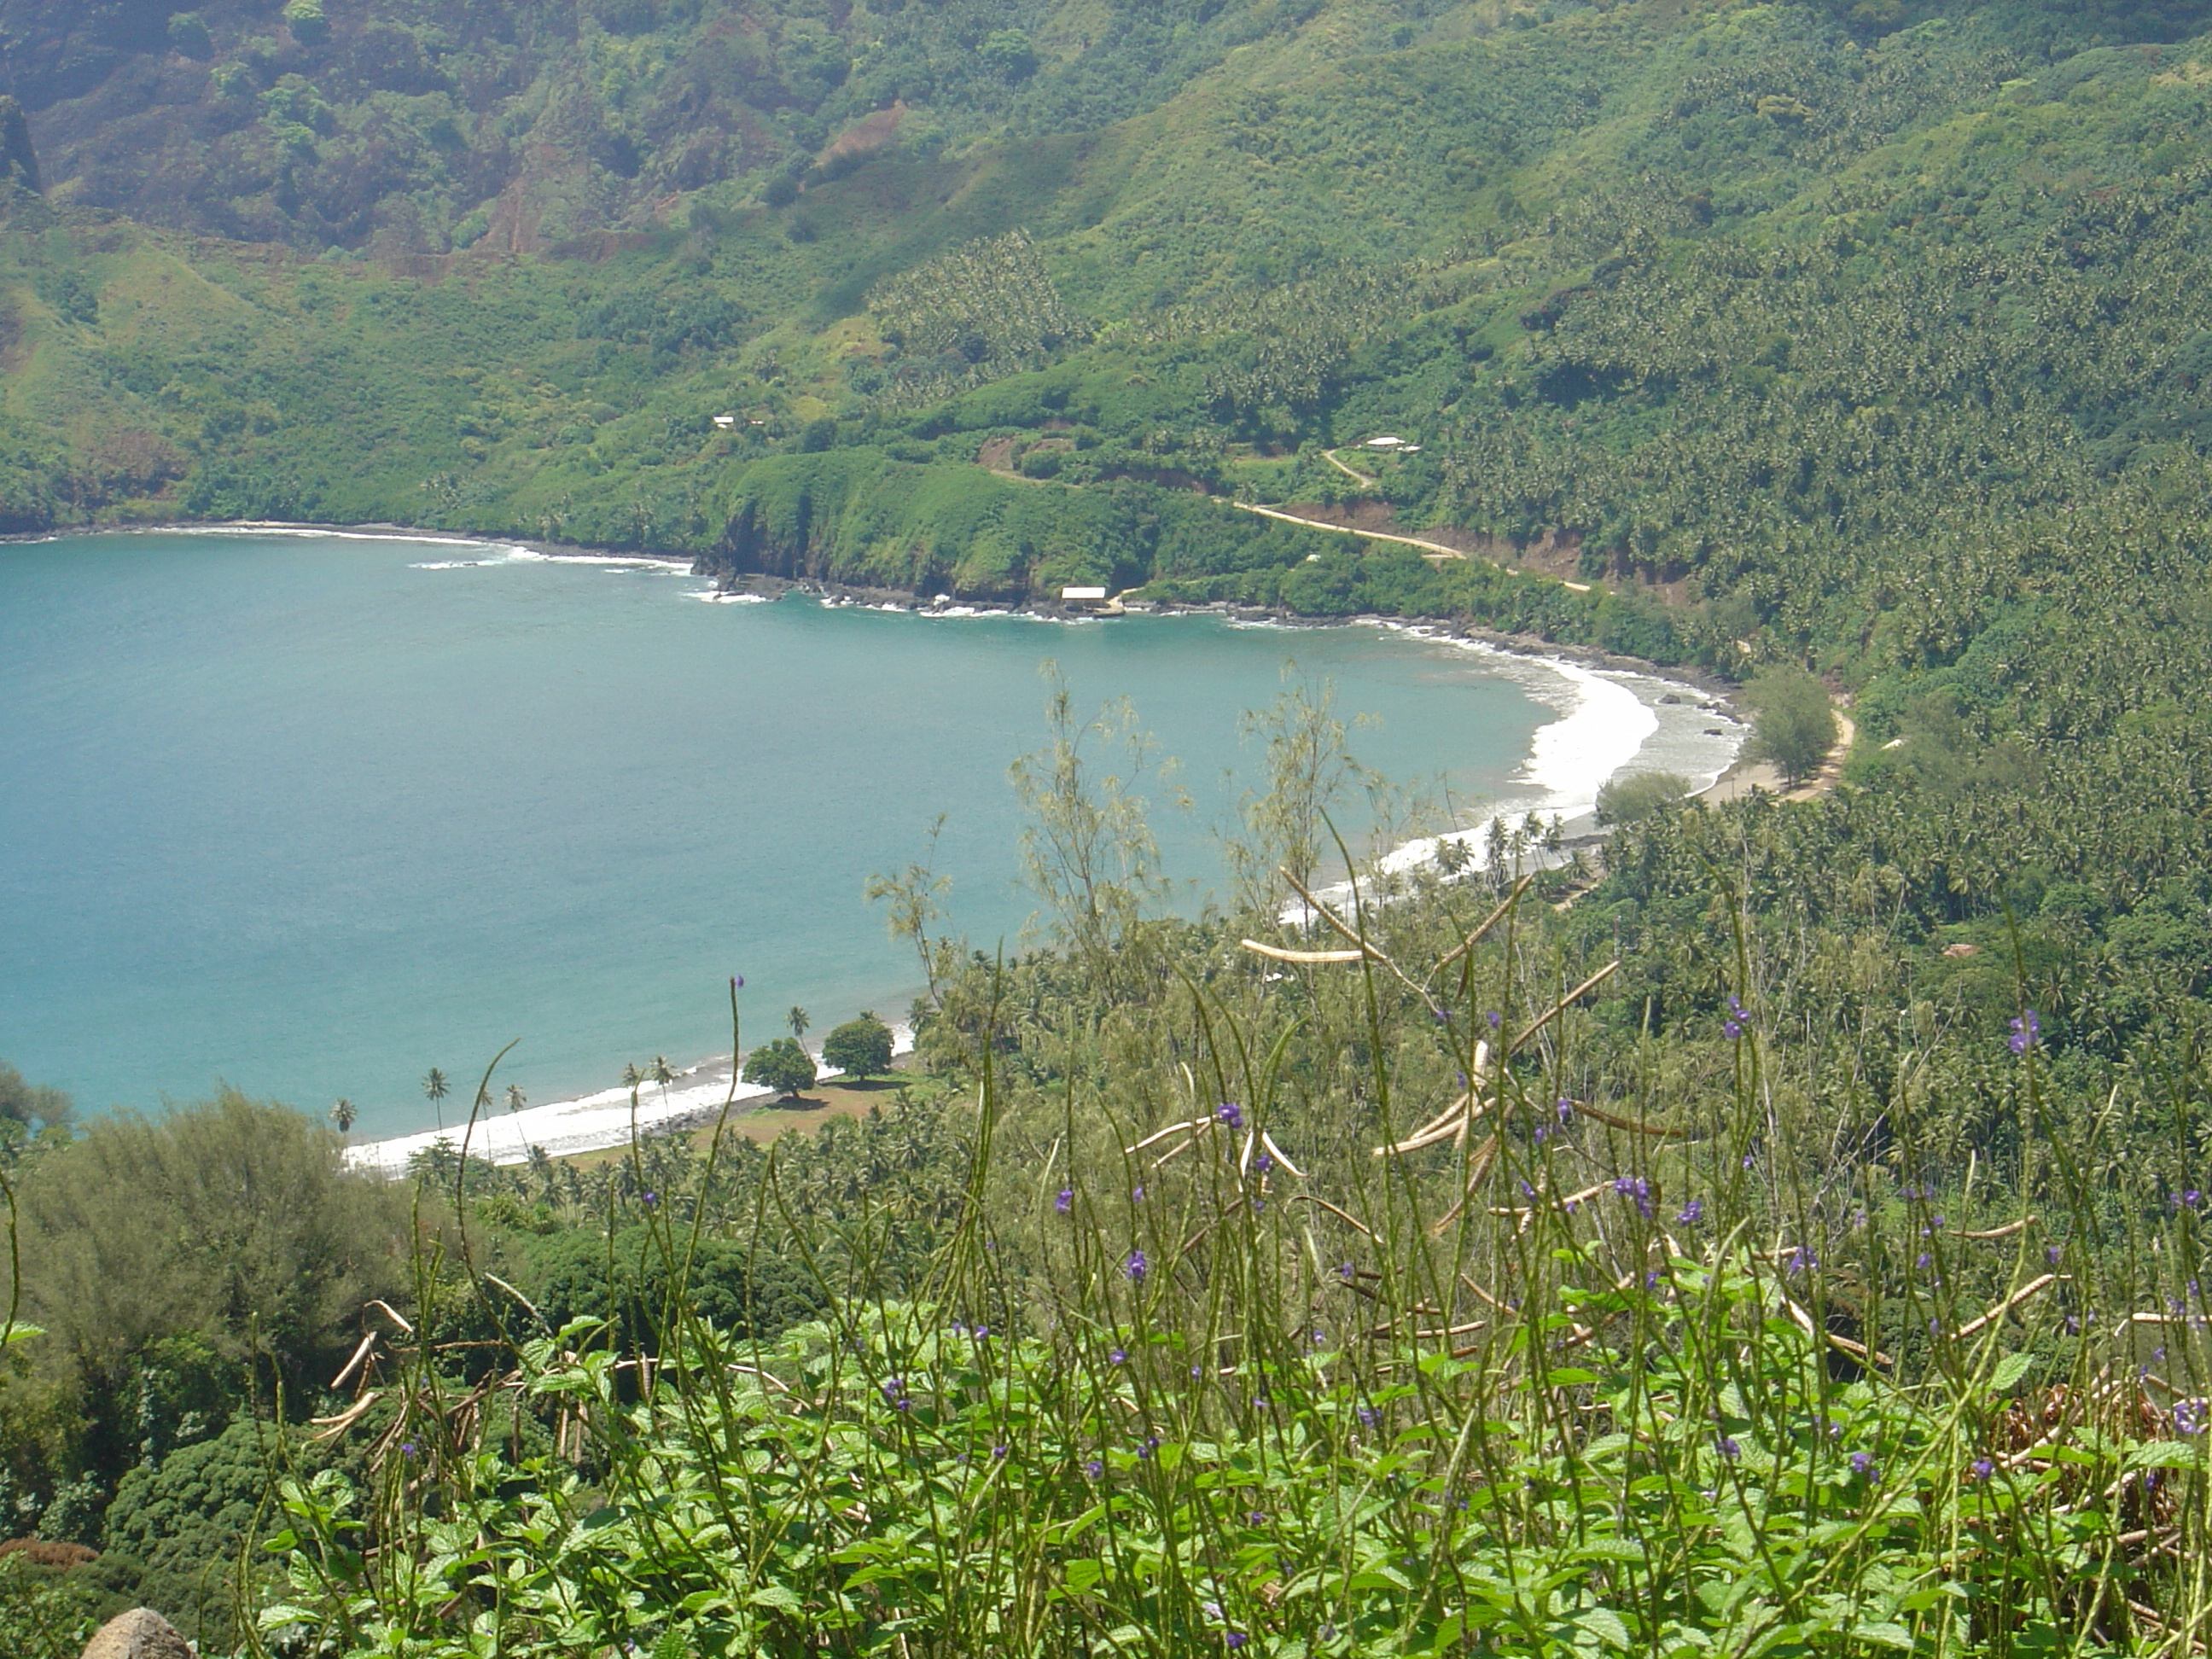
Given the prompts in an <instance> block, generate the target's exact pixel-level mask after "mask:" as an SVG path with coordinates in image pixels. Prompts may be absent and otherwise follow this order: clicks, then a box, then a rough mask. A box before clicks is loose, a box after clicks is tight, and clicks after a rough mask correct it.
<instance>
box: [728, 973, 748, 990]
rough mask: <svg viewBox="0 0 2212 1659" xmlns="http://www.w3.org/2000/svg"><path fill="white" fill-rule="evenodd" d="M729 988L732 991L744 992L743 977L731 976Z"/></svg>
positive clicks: (739, 975)
mask: <svg viewBox="0 0 2212 1659" xmlns="http://www.w3.org/2000/svg"><path fill="white" fill-rule="evenodd" d="M730 988H731V989H732V991H742V990H744V988H745V976H744V975H743V974H732V975H730Z"/></svg>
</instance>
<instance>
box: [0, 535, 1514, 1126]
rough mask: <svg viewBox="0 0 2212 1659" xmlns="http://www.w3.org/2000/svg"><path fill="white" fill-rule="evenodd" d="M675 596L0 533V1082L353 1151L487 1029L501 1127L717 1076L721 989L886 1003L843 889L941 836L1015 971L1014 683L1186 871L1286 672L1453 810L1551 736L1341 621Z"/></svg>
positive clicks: (647, 573)
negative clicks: (1364, 723) (296, 1126)
mask: <svg viewBox="0 0 2212 1659" xmlns="http://www.w3.org/2000/svg"><path fill="white" fill-rule="evenodd" d="M702 586H704V584H703V583H702V582H701V581H699V580H697V579H696V578H693V577H690V576H688V575H685V574H680V573H678V572H674V571H671V570H669V569H666V568H641V567H638V566H635V565H632V566H623V565H619V564H600V563H598V562H574V563H572V562H551V561H544V560H538V559H534V558H530V557H520V558H518V557H513V556H504V555H502V553H501V551H500V550H495V549H485V548H480V547H471V546H455V545H451V544H437V543H427V542H422V541H415V540H406V539H399V538H349V537H338V536H323V535H312V534H310V535H301V534H298V533H293V532H267V533H258V534H220V535H216V534H210V535H186V534H167V533H163V534H141V535H115V536H95V537H84V538H72V539H70V540H65V541H55V542H46V543H39V544H17V545H10V546H0V1058H5V1059H6V1060H9V1061H10V1062H12V1063H13V1064H15V1066H18V1067H19V1068H20V1069H21V1071H22V1072H23V1073H25V1075H26V1076H27V1077H29V1078H30V1079H33V1081H35V1082H46V1083H54V1084H58V1085H62V1086H63V1087H64V1088H67V1089H69V1090H70V1091H72V1092H73V1093H75V1094H76V1097H77V1101H78V1104H79V1107H80V1109H95V1110H96V1109H100V1108H103V1107H106V1106H110V1105H117V1104H120V1105H126V1106H131V1107H140V1108H153V1107H157V1106H158V1105H159V1104H160V1103H161V1101H162V1100H163V1099H164V1098H165V1097H166V1098H172V1099H179V1100H182V1099H191V1098H195V1097H201V1096H204V1095H205V1094H206V1093H208V1092H209V1091H210V1090H212V1089H213V1088H214V1087H215V1085H216V1082H217V1080H218V1079H224V1080H227V1081H228V1082H230V1083H232V1084H234V1085H237V1086H238V1087H240V1088H242V1089H244V1090H246V1091H248V1092H250V1093H253V1094H256V1095H269V1096H275V1097H280V1098H282V1099H284V1100H288V1101H290V1102H292V1103H295V1104H298V1105H301V1106H302V1107H306V1108H307V1109H311V1110H317V1111H319V1110H321V1109H324V1108H325V1107H327V1106H328V1104H329V1103H330V1102H331V1100H332V1099H334V1098H335V1097H337V1096H340V1095H346V1096H349V1097H352V1098H353V1099H354V1100H355V1101H356V1102H357V1103H359V1104H360V1106H361V1108H362V1119H361V1122H360V1125H359V1128H358V1130H357V1133H365V1134H391V1133H400V1132H403V1131H405V1130H409V1129H412V1128H416V1127H426V1126H427V1123H428V1115H429V1110H428V1103H427V1102H425V1101H424V1100H423V1098H422V1094H421V1091H420V1082H419V1079H421V1078H422V1074H423V1073H424V1072H425V1071H426V1070H427V1069H428V1067H430V1066H441V1067H442V1068H443V1069H444V1070H445V1071H446V1072H447V1074H448V1075H449V1076H450V1077H452V1078H453V1079H454V1088H455V1091H456V1093H457V1094H459V1093H465V1091H467V1090H468V1089H469V1088H471V1087H472V1086H473V1084H474V1079H475V1078H476V1076H477V1073H478V1072H479V1071H480V1070H481V1068H482V1067H483V1065H484V1064H485V1063H486V1062H488V1061H489V1059H490V1058H491V1056H492V1055H493V1054H494V1053H495V1052H496V1051H497V1050H498V1049H499V1048H500V1047H501V1045H502V1044H504V1043H506V1042H507V1041H508V1040H509V1039H511V1038H520V1039H521V1042H520V1047H519V1048H517V1049H516V1050H515V1052H514V1054H513V1057H512V1059H511V1060H510V1061H509V1062H508V1065H507V1066H506V1067H505V1068H503V1070H502V1072H501V1078H502V1079H506V1078H508V1077H510V1076H511V1077H512V1078H513V1079H516V1080H518V1081H520V1083H521V1085H522V1086H523V1087H524V1088H525V1090H526V1091H528V1093H529V1095H530V1097H531V1098H532V1100H533V1101H547V1100H551V1099H555V1098H556V1097H561V1096H563V1095H568V1094H572V1093H577V1092H581V1091H586V1090H591V1089H597V1088H605V1087H606V1086H608V1085H610V1084H611V1083H613V1082H614V1081H615V1080H616V1074H617V1073H618V1072H619V1071H620V1069H621V1067H622V1065H623V1062H624V1061H625V1060H639V1061H641V1062H642V1061H644V1060H648V1059H650V1057H651V1056H652V1055H653V1054H656V1053H661V1054H667V1055H668V1056H669V1057H670V1058H671V1060H676V1061H678V1063H685V1064H688V1063H690V1061H692V1060H697V1059H699V1058H701V1057H702V1056H704V1055H706V1054H709V1053H713V1052H718V1051H726V1049H727V1047H728V1040H727V1039H728V1032H727V1016H726V1000H725V999H726V994H725V991H724V983H725V981H726V977H727V975H731V974H732V973H742V974H743V975H744V976H745V981H746V987H747V988H746V992H745V1007H746V1010H747V1018H748V1024H749V1036H757V1035H761V1034H763V1033H764V1032H765V1031H766V1030H767V1029H768V1028H769V1026H771V1025H772V1024H775V1023H776V1022H777V1021H779V1020H780V1019H781V1016H782V1013H783V1011H784V1010H785V1009H786V1008H787V1007H788V1006H790V1005H792V1004H793V1003H799V1004H803V1005H805V1006H806V1007H808V1008H809V1009H810V1010H811V1011H812V1013H813V1016H814V1020H815V1024H816V1027H817V1033H816V1034H817V1036H818V1035H819V1033H820V1032H821V1031H822V1030H827V1029H828V1027H829V1024H832V1023H834V1022H835V1021H836V1020H839V1019H842V1018H849V1017H850V1016H851V1015H852V1014H853V1013H854V1012H856V1011H857V1010H858V1009H860V1008H861V1007H863V1006H872V1007H874V1008H877V1009H878V1010H879V1011H881V1012H883V1013H884V1014H885V1015H886V1016H889V1017H897V1016H899V1015H901V1014H902V1013H903V1012H904V1010H905V1007H906V1004H907V1001H908V998H909V997H910V996H911V995H912V994H913V993H914V992H915V989H916V988H917V982H916V981H917V977H918V976H917V971H916V969H915V964H914V961H913V958H912V957H911V955H910V954H908V953H906V952H905V951H904V950H903V948H902V947H897V946H895V945H893V944H892V943H891V941H890V939H888V938H887V937H886V935H885V933H884V924H883V920H882V916H881V915H880V913H879V912H878V910H877V909H875V908H872V907H870V906H868V905H866V903H864V902H863V901H862V898H861V892H860V890H861V885H862V884H863V882H864V881H865V880H866V878H867V876H868V875H869V874H870V873H871V872H875V871H881V870H891V869H895V868H897V867H899V866H902V865H904V864H905V863H907V862H908V860H913V859H915V858H917V857H919V856H920V855H921V854H922V851H923V848H924V845H925V840H926V833H927V827H928V825H929V823H930V822H931V820H932V819H933V818H934V817H936V816H937V815H938V814H939V813H940V812H941V813H944V814H945V817H946V823H945V833H944V836H943V839H942V841H941V842H940V843H939V848H938V857H939V866H940V867H941V868H942V869H943V870H944V871H945V872H947V873H949V874H950V875H951V877H952V878H953V880H954V889H953V892H952V894H951V902H952V905H953V908H954V920H955V922H956V924H957V927H959V928H960V929H962V930H963V931H964V932H965V933H968V935H969V938H970V939H971V941H972V942H974V943H975V944H976V945H981V946H983V947H984V948H992V947H994V946H995V945H996V944H997V942H998V941H999V940H1000V939H1001V938H1004V939H1006V941H1007V942H1008V944H1009V945H1012V942H1013V941H1014V939H1016V938H1017V937H1018V934H1019V933H1020V931H1021V929H1022V927H1023V925H1024V921H1025V919H1026V918H1027V917H1028V916H1029V915H1030V913H1031V911H1032V909H1033V908H1034V901H1033V900H1032V899H1031V898H1030V896H1028V895H1027V894H1025V893H1024V891H1023V890H1020V889H1019V888H1018V886H1017V885H1016V884H1015V882H1014V877H1015V874H1016V870H1017V852H1016V840H1017V836H1018V832H1019V828H1020V818H1019V813H1018V808H1017V805H1016V802H1015V800H1014V798H1013V795H1012V791H1011V790H1010V789H1009V787H1008V786H1007V783H1006V767H1007V764H1008V763H1009V762H1011V761H1012V759H1013V758H1014V757H1016V756H1018V755H1019V754H1021V753H1022V752H1023V751H1024V750H1030V749H1034V748H1036V747H1037V746H1039V745H1040V744H1041V743H1042V741H1043V734H1044V726H1043V702H1044V696H1045V693H1044V688H1043V685H1042V682H1041V680H1040V678H1039V675H1038V670H1039V667H1040V665H1042V663H1043V662H1044V661H1045V660H1046V659H1056V660H1057V661H1058V662H1059V664H1060V667H1061V668H1062V670H1064V671H1065V672H1066V675H1067V677H1068V678H1069V680H1070V682H1071V684H1073V688H1074V690H1075V693H1076V696H1077V698H1078V701H1079V704H1081V705H1083V706H1085V707H1086V708H1090V707H1095V706H1096V705H1097V703H1098V702H1100V700H1102V699H1103V698H1106V697H1109V696H1127V697H1129V698H1130V699H1132V700H1133V702H1134V703H1135V705H1136V708H1137V711H1138V714H1139V718H1140V720H1141V721H1142V723H1143V724H1144V725H1145V726H1146V727H1148V728H1149V729H1150V730H1151V731H1152V732H1153V733H1154V734H1155V735H1156V736H1157V738H1158V747H1159V750H1160V751H1161V752H1162V753H1163V754H1166V755H1172V756H1174V757H1176V758H1177V759H1178V760H1179V761H1180V762H1181V763H1182V774H1181V780H1180V781H1181V782H1182V785H1183V786H1184V787H1186V788H1187V789H1188V791H1189V793H1191V795H1192V796H1194V798H1195V802H1196V805H1195V810H1194V811H1192V812H1190V813H1188V814H1182V813H1176V812H1171V811H1168V810H1166V809H1165V807H1164V805H1158V807H1157V808H1156V811H1155V813H1154V820H1155V824H1156V827H1157V829H1158V832H1159V835H1160V839H1161V842H1162V843H1163V847H1164V852H1165V854H1166V859H1167V863H1168V866H1169V868H1170V873H1171V874H1174V875H1176V876H1178V877H1180V878H1183V879H1185V880H1186V881H1188V882H1193V883H1196V884H1209V883H1211V882H1212V881H1213V880H1215V879H1216V878H1218V872H1219V864H1218V855H1217V854H1216V853H1215V851H1214V848H1213V842H1212V826H1213V825H1214V824H1215V823H1218V822H1219V821H1220V820H1221V818H1222V817H1224V815H1225V812H1226V811H1227V809H1228V807H1229V806H1230V805H1231V802H1232V801H1233V800H1234V799H1236V796H1237V792H1238V791H1239V790H1241V789H1242V788H1243V787H1245V786H1246V784H1247V783H1248V782H1252V783H1256V781H1258V774H1259V771H1260V757H1259V755H1258V753H1257V752H1256V750H1255V748H1253V747H1252V746H1249V745H1247V744H1243V743H1242V742H1240V740H1239V738H1238V735H1237V716H1238V714H1239V713H1240V711H1242V710H1244V709H1248V708H1258V707H1261V706H1263V705H1265V704H1266V703H1267V702H1268V701H1269V700H1270V699H1271V698H1273V696H1275V695H1276V693H1277V691H1278V690H1279V689H1280V684H1281V680H1280V676H1281V673H1282V671H1283V668H1284V665H1285V660H1286V659H1290V658H1291V657H1293V656H1295V658H1296V659H1297V665H1298V668H1299V670H1300V671H1304V672H1306V673H1309V674H1313V675H1325V676H1327V677H1328V678H1331V679H1333V680H1334V682H1335V684H1336V685H1337V687H1338V691H1339V696H1340V702H1341V704H1342V706H1343V708H1345V709H1346V711H1347V712H1360V713H1367V714H1374V715H1376V716H1378V717H1379V720H1380V723H1379V725H1377V726H1375V727H1373V728H1371V729H1369V730H1364V731H1362V732H1358V734H1357V736H1356V739H1355V743H1354V748H1355V750H1356V752H1358V754H1359V756H1360V757H1361V758H1362V759H1364V761H1366V762H1367V763H1370V765H1373V766H1376V767H1378V768H1380V769H1382V770H1383V771H1384V772H1386V773H1388V774H1389V775H1392V776H1393V777H1395V778H1399V779H1411V778H1416V777H1421V776H1427V777H1431V778H1433V777H1435V776H1436V775H1438V774H1440V773H1441V774H1443V775H1445V776H1446V777H1447V778H1448V780H1449V785H1450V787H1451V790H1452V793H1453V794H1454V796H1455V798H1456V799H1462V800H1465V801H1468V802H1470V803H1471V802H1474V801H1479V800H1481V799H1494V798H1497V797H1499V796H1502V795H1505V794H1508V793H1512V792H1511V789H1510V776H1511V775H1512V773H1513V771H1514V770H1515V769H1516V766H1517V765H1518V764H1519V763H1521V762H1522V760H1523V758H1524V757H1526V756H1527V755H1528V751H1529V742H1530V738H1531V737H1532V735H1533V734H1534V732H1535V731H1536V730H1537V728H1538V727H1539V726H1542V725H1544V724H1546V723H1547V722H1548V721H1550V720H1553V718H1555V711H1554V710H1553V709H1552V708H1548V707H1547V706H1545V705H1544V704H1542V703H1541V702H1537V701H1535V700H1534V699H1533V698H1532V697H1531V696H1529V695H1528V692H1527V691H1525V690H1522V686H1521V685H1520V684H1516V683H1515V682H1514V681H1513V680H1512V679H1509V678H1504V677H1502V676H1501V675H1500V674H1499V673H1498V671H1497V670H1496V669H1495V668H1494V667H1492V666H1491V665H1487V664H1486V663H1485V662H1484V661H1483V660H1482V659H1480V658H1473V657H1470V656H1468V654H1466V653H1462V652H1460V651H1456V650H1454V649H1452V648H1451V647H1446V646H1443V645H1440V644H1431V643H1425V642H1422V641H1414V640H1409V639H1405V638H1400V637H1393V636H1389V635H1382V634H1380V633H1377V632H1376V631H1373V630H1369V629H1328V630H1314V631H1304V632H1297V633H1289V632H1283V631H1276V630H1270V629H1237V628H1232V627H1230V626H1228V625H1226V624H1225V623H1220V622H1218V621H1214V620H1212V619H1206V618H1194V617H1177V618H1156V617H1129V618H1125V619H1119V620H1115V621H1110V622H1105V623H1090V624H1085V625H1081V626H1073V627H1056V626H1051V625H1048V624H1044V623H1037V622H1034V621H1029V620H1024V619H1018V618H1012V617H961V618H942V617H915V616H906V615H896V614H888V613H884V612H879V611H866V610H860V609H854V608H841V609H827V608H824V607H823V606H822V605H819V604H817V603H816V602H814V601H813V600H811V599H804V598H798V597H793V598H788V599H784V600H782V601H781V602H779V603H776V604H753V605H710V604H703V603H701V602H699V599H698V598H697V597H696V596H697V593H698V590H700V589H701V588H702ZM1522 678H1525V676H1524V677H1522ZM1232 769H1233V770H1234V771H1235V772H1236V773H1237V775H1238V779H1237V781H1236V782H1234V783H1225V781H1224V778H1223V775H1224V773H1225V771H1229V770H1232ZM1148 793H1150V794H1151V795H1152V798H1153V799H1154V800H1155V802H1156V803H1161V802H1163V801H1164V795H1165V793H1166V792H1165V791H1164V790H1162V789H1158V788H1154V789H1152V790H1150V791H1149V792H1148Z"/></svg>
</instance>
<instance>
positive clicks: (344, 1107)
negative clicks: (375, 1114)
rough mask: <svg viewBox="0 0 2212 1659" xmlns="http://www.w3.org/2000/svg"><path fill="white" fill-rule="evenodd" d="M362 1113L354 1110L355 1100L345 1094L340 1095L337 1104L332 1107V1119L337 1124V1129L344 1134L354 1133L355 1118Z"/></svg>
mask: <svg viewBox="0 0 2212 1659" xmlns="http://www.w3.org/2000/svg"><path fill="white" fill-rule="evenodd" d="M359 1115H360V1114H359V1113H358V1112H356V1111H355V1110H354V1104H353V1102H351V1101H350V1100H348V1099H347V1098H346V1097H344V1096H343V1095H341V1096H339V1097H338V1102H337V1105H335V1106H333V1107H331V1122H332V1123H334V1124H336V1125H337V1131H338V1133H340V1134H342V1135H349V1134H351V1133H353V1126H354V1120H355V1119H356V1117H358V1116H359Z"/></svg>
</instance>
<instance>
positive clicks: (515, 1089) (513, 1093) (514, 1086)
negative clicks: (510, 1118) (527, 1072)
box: [507, 1083, 530, 1112]
mask: <svg viewBox="0 0 2212 1659" xmlns="http://www.w3.org/2000/svg"><path fill="white" fill-rule="evenodd" d="M529 1103H530V1097H529V1096H528V1095H526V1094H524V1093H523V1092H522V1085H520V1083H510V1084H508V1085H507V1110H508V1111H510V1112H519V1111H520V1110H521V1109H523V1108H524V1107H526V1106H527V1105H528V1104H529Z"/></svg>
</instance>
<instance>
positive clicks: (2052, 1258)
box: [2043, 1244, 2059, 1267]
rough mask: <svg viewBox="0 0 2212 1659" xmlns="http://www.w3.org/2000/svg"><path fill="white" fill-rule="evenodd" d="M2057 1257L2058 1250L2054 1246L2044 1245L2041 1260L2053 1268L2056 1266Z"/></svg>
mask: <svg viewBox="0 0 2212 1659" xmlns="http://www.w3.org/2000/svg"><path fill="white" fill-rule="evenodd" d="M2058 1255H2059V1250H2058V1247H2057V1245H2056V1244H2046V1245H2045V1246H2044V1247H2043V1259H2044V1260H2045V1261H2048V1262H2049V1263H2050V1264H2051V1266H2052V1267H2057V1265H2058Z"/></svg>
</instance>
